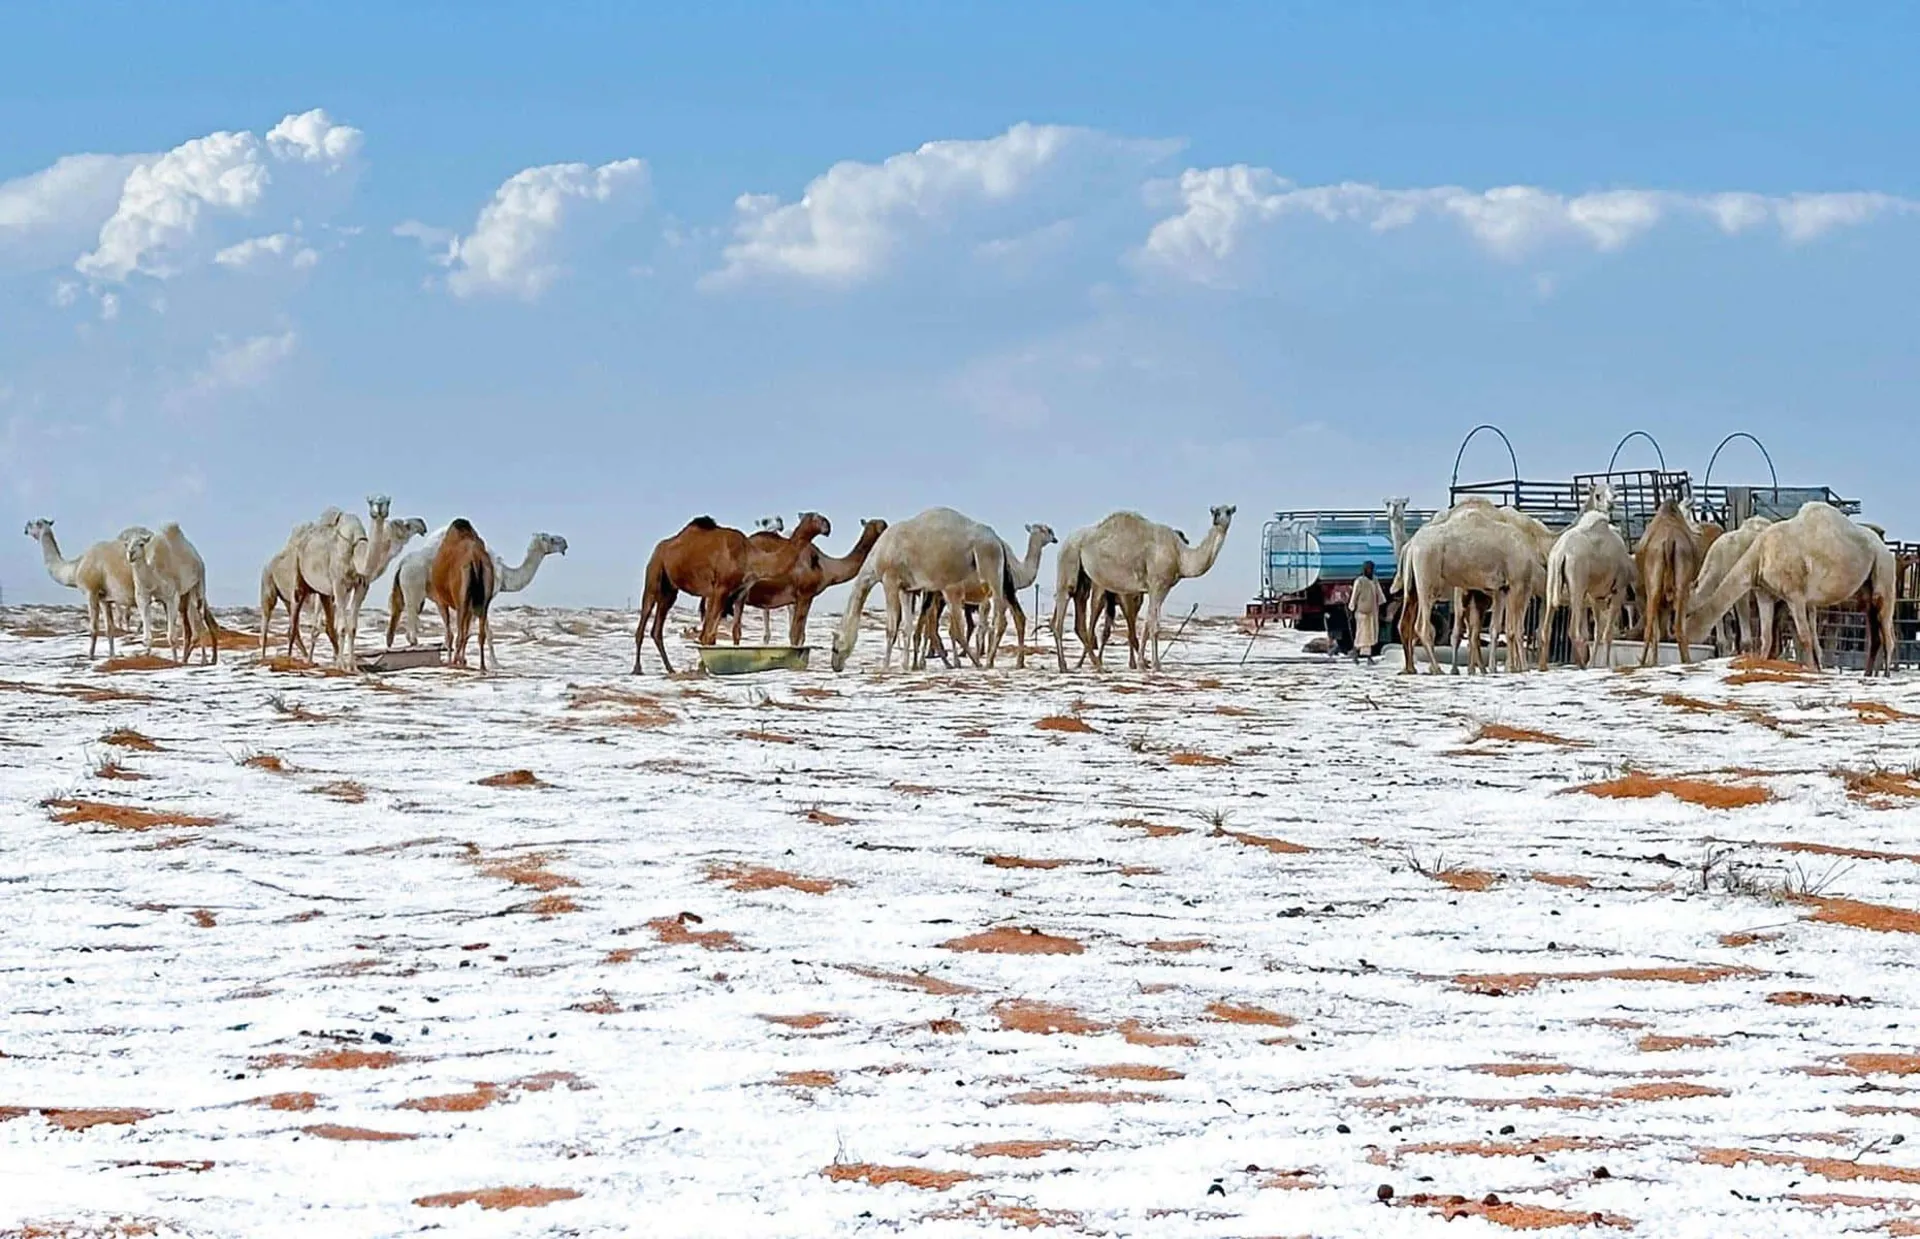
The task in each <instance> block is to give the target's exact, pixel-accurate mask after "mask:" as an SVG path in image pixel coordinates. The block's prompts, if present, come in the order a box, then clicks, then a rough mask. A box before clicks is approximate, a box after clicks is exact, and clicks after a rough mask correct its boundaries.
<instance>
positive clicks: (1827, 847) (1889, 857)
mask: <svg viewBox="0 0 1920 1239" xmlns="http://www.w3.org/2000/svg"><path fill="white" fill-rule="evenodd" d="M1914 794H1915V795H1916V796H1920V787H1916V789H1915V791H1914ZM1767 846H1769V847H1772V848H1775V849H1777V850H1779V851H1782V852H1806V853H1809V854H1811V855H1814V856H1844V857H1846V858H1847V859H1848V860H1886V861H1913V862H1917V863H1920V852H1878V851H1875V850H1874V849H1872V848H1850V847H1838V846H1836V845H1834V844H1831V843H1794V842H1788V843H1772V844H1768V845H1767Z"/></svg>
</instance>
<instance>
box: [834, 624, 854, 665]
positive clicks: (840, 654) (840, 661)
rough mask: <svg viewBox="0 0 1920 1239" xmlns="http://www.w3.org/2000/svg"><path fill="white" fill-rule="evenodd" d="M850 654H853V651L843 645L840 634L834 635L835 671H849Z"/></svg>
mask: <svg viewBox="0 0 1920 1239" xmlns="http://www.w3.org/2000/svg"><path fill="white" fill-rule="evenodd" d="M850 653H852V651H851V650H850V649H848V648H847V647H846V646H845V645H844V644H842V643H841V640H840V634H839V633H837V632H836V633H834V634H833V669H834V670H835V671H845V670H846V669H847V655H848V654H850Z"/></svg>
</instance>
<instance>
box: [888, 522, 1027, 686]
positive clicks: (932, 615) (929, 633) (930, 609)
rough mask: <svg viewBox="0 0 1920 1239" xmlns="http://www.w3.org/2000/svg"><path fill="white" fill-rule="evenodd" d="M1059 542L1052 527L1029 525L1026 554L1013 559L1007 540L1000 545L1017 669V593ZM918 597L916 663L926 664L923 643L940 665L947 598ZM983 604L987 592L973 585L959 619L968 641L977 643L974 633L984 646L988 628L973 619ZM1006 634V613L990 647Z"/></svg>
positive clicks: (1021, 618)
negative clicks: (941, 627) (1004, 568)
mask: <svg viewBox="0 0 1920 1239" xmlns="http://www.w3.org/2000/svg"><path fill="white" fill-rule="evenodd" d="M1059 540H1060V539H1058V538H1057V537H1055V536H1054V533H1053V529H1052V527H1051V526H1048V525H1040V524H1034V525H1028V526H1027V553H1026V554H1025V555H1024V556H1022V557H1020V558H1018V559H1016V558H1014V554H1013V548H1012V547H1011V546H1008V545H1007V543H1006V540H1005V539H1002V540H1001V543H1000V546H1001V549H1002V553H1003V555H1004V556H1005V559H1006V564H1007V581H1008V583H1009V584H1010V586H1011V588H1010V589H1008V590H1007V610H1008V611H1011V612H1013V635H1014V641H1015V642H1016V643H1017V644H1018V645H1019V647H1020V648H1019V649H1018V650H1017V651H1016V653H1015V655H1014V666H1015V667H1016V668H1023V667H1025V666H1026V665H1027V662H1026V658H1027V651H1026V644H1027V635H1026V634H1027V615H1026V612H1025V611H1022V610H1021V609H1020V599H1019V591H1020V590H1023V589H1026V588H1028V587H1029V586H1031V585H1032V584H1033V583H1034V581H1035V580H1037V579H1038V578H1039V576H1040V556H1041V554H1042V553H1043V552H1045V550H1046V549H1047V548H1048V547H1049V546H1052V545H1053V544H1054V543H1056V542H1058V541H1059ZM920 598H921V607H920V620H919V623H918V625H917V626H916V629H915V632H914V654H915V660H916V662H918V663H920V664H924V663H925V661H926V659H925V655H924V654H923V653H922V652H921V645H922V643H923V642H924V643H925V646H926V652H928V653H932V654H934V655H936V656H937V657H938V658H939V659H940V660H941V661H942V662H945V661H946V657H947V656H946V652H945V651H944V650H943V649H942V648H941V646H940V615H941V612H943V611H944V610H945V609H946V598H945V596H944V595H941V594H931V593H929V594H922V595H921V596H920ZM986 601H987V591H986V590H985V589H984V588H983V587H980V586H975V587H973V588H972V589H969V590H968V591H967V593H966V601H965V611H964V614H963V616H962V618H964V619H965V620H966V634H967V640H968V641H974V640H976V632H977V634H978V635H977V640H978V642H979V643H980V645H981V646H984V645H985V643H986V639H987V636H986V634H987V629H986V625H984V624H980V625H976V624H975V622H974V618H975V616H976V615H977V614H978V612H979V610H980V607H981V604H983V603H985V602H986ZM1006 633H1007V620H1006V613H1005V612H1002V613H1001V616H1000V620H999V627H998V629H997V630H996V631H995V632H994V634H993V644H994V645H995V646H998V645H999V644H1000V642H1001V640H1002V639H1003V638H1005V636H1006ZM976 652H983V651H976Z"/></svg>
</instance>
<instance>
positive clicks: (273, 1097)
mask: <svg viewBox="0 0 1920 1239" xmlns="http://www.w3.org/2000/svg"><path fill="white" fill-rule="evenodd" d="M247 1104H248V1105H250V1106H265V1107H266V1108H267V1109H269V1110H291V1111H295V1112H300V1111H306V1110H311V1109H313V1108H314V1107H315V1106H317V1105H319V1104H320V1098H319V1097H318V1096H316V1095H315V1094H313V1093H270V1094H268V1095H267V1096H265V1097H255V1098H254V1099H253V1100H252V1101H250V1102H248V1103H247Z"/></svg>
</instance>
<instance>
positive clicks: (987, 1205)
mask: <svg viewBox="0 0 1920 1239" xmlns="http://www.w3.org/2000/svg"><path fill="white" fill-rule="evenodd" d="M1044 652H1045V651H1042V650H1035V651H1034V653H1044ZM925 1220H927V1221H942V1222H960V1221H981V1222H997V1223H1000V1226H1018V1227H1019V1228H1020V1229H1022V1230H1038V1229H1039V1228H1040V1227H1042V1226H1073V1227H1078V1226H1079V1225H1080V1224H1081V1222H1083V1221H1084V1220H1085V1219H1084V1218H1082V1217H1081V1216H1080V1215H1079V1214H1078V1213H1073V1212H1070V1211H1068V1210H1065V1209H1041V1208H1036V1207H1035V1206H1033V1205H1023V1204H1014V1203H1012V1202H1010V1201H1004V1200H996V1199H994V1198H993V1197H992V1196H975V1197H974V1198H973V1199H972V1200H970V1201H968V1202H967V1203H966V1204H965V1205H957V1206H955V1207H954V1208H951V1209H942V1210H940V1211H939V1212H937V1213H929V1214H927V1215H926V1219H925ZM995 1229H1000V1227H999V1226H997V1227H995Z"/></svg>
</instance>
